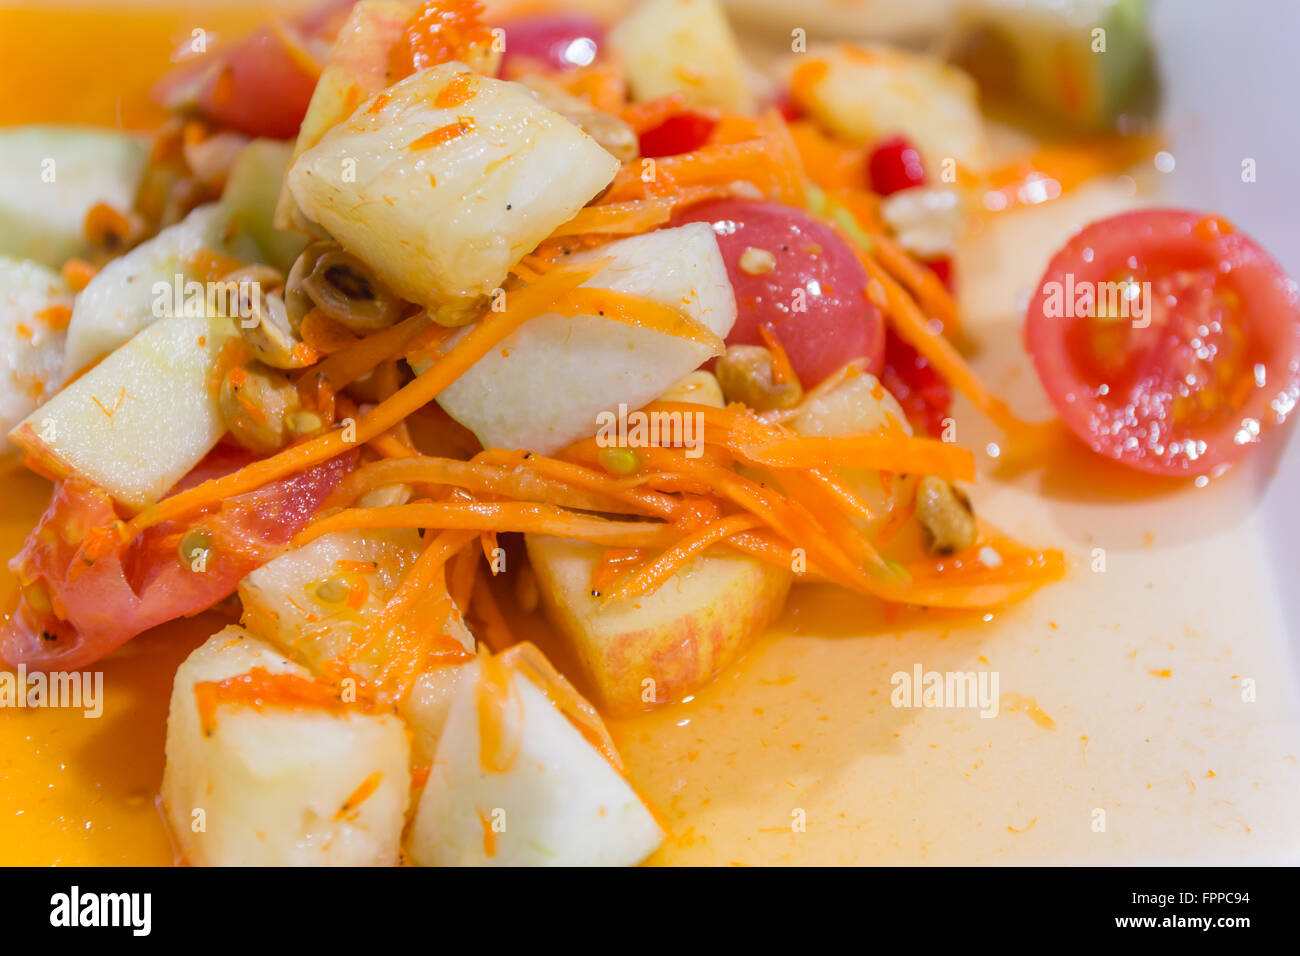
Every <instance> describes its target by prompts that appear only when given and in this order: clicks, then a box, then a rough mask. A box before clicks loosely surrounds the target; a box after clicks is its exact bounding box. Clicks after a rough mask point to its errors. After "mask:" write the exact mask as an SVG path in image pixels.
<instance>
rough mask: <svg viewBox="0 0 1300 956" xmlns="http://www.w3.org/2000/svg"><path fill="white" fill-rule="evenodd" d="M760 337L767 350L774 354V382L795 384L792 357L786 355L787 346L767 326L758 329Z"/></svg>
mask: <svg viewBox="0 0 1300 956" xmlns="http://www.w3.org/2000/svg"><path fill="white" fill-rule="evenodd" d="M758 337H759V338H760V339H762V340H763V344H764V345H765V346H767V350H768V351H769V352H771V353H772V381H774V382H793V381H794V380H795V373H794V366H793V365H792V364H790V356H789V355H787V354H786V351H785V346H783V345H782V344H781V340H780V339H778V338H777V337H776V333H775V332H773V331H772V329H771V327H769V326H767V325H760V326H759V327H758Z"/></svg>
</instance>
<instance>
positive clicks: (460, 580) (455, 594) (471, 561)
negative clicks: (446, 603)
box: [447, 540, 480, 614]
mask: <svg viewBox="0 0 1300 956" xmlns="http://www.w3.org/2000/svg"><path fill="white" fill-rule="evenodd" d="M472 545H473V542H472V540H471V546H469V547H465V548H461V549H460V550H459V551H457V552H456V555H455V556H454V557H453V558H452V559H451V562H450V570H449V571H448V574H447V590H448V592H450V594H451V601H452V603H453V604H455V605H456V607H457V609H459V610H460V612H461V613H462V614H464V613H465V612H466V611H467V610H468V609H469V602H470V598H471V597H472V596H473V594H474V582H475V581H477V580H478V570H479V553H480V552H479V549H478V548H477V547H473V546H472Z"/></svg>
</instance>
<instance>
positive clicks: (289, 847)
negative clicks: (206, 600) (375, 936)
mask: <svg viewBox="0 0 1300 956" xmlns="http://www.w3.org/2000/svg"><path fill="white" fill-rule="evenodd" d="M254 668H260V669H262V670H265V671H267V672H269V673H270V674H290V675H294V676H297V677H300V678H306V679H310V675H309V674H308V672H307V671H306V670H305V669H304V668H302V667H299V666H298V665H296V664H294V663H292V662H291V661H289V660H288V659H287V658H285V657H284V656H283V655H281V654H279V653H277V652H276V651H275V650H274V649H273V648H271V647H270V645H268V644H265V643H263V642H262V641H260V640H258V639H257V638H255V637H253V636H252V635H251V634H249V633H248V632H246V631H244V630H243V629H242V628H239V627H233V626H232V627H227V628H226V629H225V630H223V631H220V632H218V633H217V634H214V635H213V636H212V637H211V638H210V639H209V640H208V641H207V643H205V644H203V645H202V646H201V647H199V648H198V649H197V650H195V651H194V652H193V653H192V654H190V656H189V657H188V658H186V659H185V662H184V663H182V664H181V666H180V667H179V668H178V669H177V671H176V679H175V682H174V684H173V686H172V696H171V707H170V710H169V713H168V715H167V745H166V754H167V763H166V769H165V770H164V772H163V786H162V796H163V803H164V806H165V809H166V814H167V820H168V822H169V823H170V824H171V830H172V834H173V836H174V837H175V839H176V842H177V843H178V844H179V847H180V851H181V853H182V854H183V856H184V858H185V860H186V861H187V862H189V863H191V864H194V865H197V866H393V865H396V864H397V862H398V854H399V851H400V842H401V834H402V826H403V824H404V823H405V814H406V809H407V805H408V803H409V801H410V770H409V754H408V748H407V740H406V730H405V728H404V727H403V726H402V722H401V720H399V719H398V718H397V717H394V716H392V715H390V714H369V713H365V712H362V711H360V710H355V711H354V710H342V711H340V710H339V709H336V708H325V707H313V706H311V705H309V704H302V703H297V702H295V703H294V704H293V705H292V706H276V705H275V704H274V703H268V704H264V705H261V706H257V707H253V706H249V705H248V704H246V703H244V702H243V701H240V700H229V701H224V702H223V701H220V700H218V701H217V702H216V703H215V706H213V708H212V710H211V711H210V712H209V711H205V712H200V707H199V703H198V698H197V694H196V692H195V686H196V685H197V684H202V683H211V682H220V681H223V680H226V679H227V678H231V677H237V676H239V675H242V674H248V673H250V672H251V671H252V670H253V669H254Z"/></svg>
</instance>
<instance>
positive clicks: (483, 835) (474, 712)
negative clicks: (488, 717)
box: [407, 662, 664, 866]
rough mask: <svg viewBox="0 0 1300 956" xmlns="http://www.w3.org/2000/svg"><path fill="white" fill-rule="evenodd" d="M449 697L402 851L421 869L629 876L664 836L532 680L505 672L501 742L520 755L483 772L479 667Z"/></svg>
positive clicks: (610, 767)
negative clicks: (614, 871)
mask: <svg viewBox="0 0 1300 956" xmlns="http://www.w3.org/2000/svg"><path fill="white" fill-rule="evenodd" d="M466 666H467V667H468V668H470V669H471V673H470V674H469V675H468V679H464V680H462V682H461V683H460V685H459V687H458V688H457V689H456V691H455V697H454V699H453V701H452V703H451V710H450V713H449V715H448V716H447V722H446V726H445V727H444V729H443V732H442V738H441V740H440V741H439V743H438V753H437V758H436V759H435V760H434V763H433V768H432V770H431V771H430V773H429V782H428V784H427V785H426V786H425V789H424V793H423V795H422V796H421V798H420V803H419V807H418V809H417V811H416V815H415V823H414V825H413V826H412V828H411V834H410V837H409V839H408V842H407V851H408V852H409V854H410V856H411V858H412V860H414V861H415V862H416V863H418V864H420V865H423V866H626V865H631V864H634V863H639V862H640V861H641V860H643V859H645V858H646V857H647V856H649V855H650V853H651V852H653V851H654V849H655V847H656V846H658V845H659V843H660V842H661V841H662V840H663V837H664V833H663V830H662V829H661V828H660V826H659V824H658V823H657V822H656V821H655V818H654V816H653V814H651V813H650V811H649V809H648V808H647V807H646V805H645V803H644V802H643V801H642V800H641V798H640V797H639V796H638V795H637V793H636V791H635V790H633V789H632V786H631V785H630V784H629V783H628V782H627V781H626V780H625V779H624V778H623V777H622V776H621V775H620V774H619V773H618V771H617V770H615V769H614V767H613V765H612V764H610V762H609V761H608V760H607V759H606V758H605V757H604V755H602V754H601V753H600V752H599V751H598V750H596V748H595V747H593V746H592V745H591V743H590V742H588V740H587V739H586V738H585V737H584V736H583V735H582V733H581V731H579V730H578V729H577V728H576V727H575V726H574V725H573V724H572V723H570V722H569V720H568V718H567V717H565V716H564V715H563V714H562V713H561V712H560V711H559V710H557V709H556V708H555V706H554V705H553V704H552V703H551V701H550V699H549V698H548V697H547V695H546V694H545V693H544V692H543V691H542V690H540V689H539V688H538V687H537V686H535V685H534V684H533V683H532V682H531V681H530V680H528V679H527V678H525V677H523V676H521V675H520V674H518V673H516V672H513V671H508V672H507V673H508V678H507V679H508V680H509V681H510V682H511V688H510V691H511V692H510V695H509V696H510V698H511V700H512V701H513V702H515V703H517V705H518V706H517V707H510V708H509V709H508V712H507V715H506V717H505V720H506V726H505V728H504V733H505V734H507V735H509V736H510V738H511V739H517V740H518V744H519V746H518V751H517V752H516V753H515V755H514V758H513V759H512V760H511V761H510V763H509V766H508V767H507V768H506V769H504V770H503V771H501V772H492V771H487V770H484V769H483V767H482V765H481V756H480V754H481V749H482V748H481V746H480V732H481V728H480V725H479V707H478V691H479V680H480V678H479V672H480V669H481V667H482V665H481V664H479V663H478V662H474V663H472V664H469V665H466Z"/></svg>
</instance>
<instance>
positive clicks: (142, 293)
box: [63, 203, 260, 378]
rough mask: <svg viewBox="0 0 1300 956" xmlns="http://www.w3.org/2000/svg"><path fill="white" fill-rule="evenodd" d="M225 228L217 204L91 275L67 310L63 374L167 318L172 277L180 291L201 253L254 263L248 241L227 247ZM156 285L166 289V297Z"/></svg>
mask: <svg viewBox="0 0 1300 956" xmlns="http://www.w3.org/2000/svg"><path fill="white" fill-rule="evenodd" d="M229 225H230V219H229V216H228V214H227V212H226V210H225V209H224V208H223V207H222V206H221V205H220V204H218V203H213V204H210V205H207V206H200V207H199V208H198V209H195V210H194V211H193V212H191V213H190V214H189V215H188V216H186V217H185V218H184V219H183V220H181V221H180V222H178V223H176V224H175V225H174V226H169V227H168V228H166V229H164V230H163V231H162V232H160V233H158V235H156V236H154V237H153V238H152V239H149V240H148V241H146V242H142V243H141V244H140V245H138V246H136V247H135V248H134V249H132V250H131V251H130V252H128V253H127V254H126V255H124V256H122V257H120V258H118V259H114V260H113V261H112V262H110V263H108V265H106V266H104V268H103V269H101V270H100V271H99V272H98V273H96V275H95V277H94V278H93V279H91V280H90V284H89V285H87V286H86V288H84V289H82V290H81V293H80V294H79V295H78V296H77V304H76V306H75V307H74V308H73V310H72V320H71V322H69V324H68V342H67V349H66V352H65V354H64V359H63V371H64V374H65V375H66V376H67V377H69V378H71V377H72V376H73V375H76V374H77V373H78V372H80V371H82V370H83V369H85V368H86V367H87V366H89V365H90V364H91V363H93V362H96V361H98V360H99V359H101V358H103V357H104V356H105V355H107V354H108V353H109V352H111V351H113V350H114V349H115V348H117V347H118V346H120V345H122V344H123V343H125V342H126V341H127V340H128V339H130V338H131V337H132V336H133V335H135V334H136V333H137V332H139V331H140V330H141V329H143V328H145V326H147V325H149V324H151V323H152V322H154V321H156V320H157V319H159V318H161V317H163V316H166V315H171V314H172V313H173V312H174V311H175V308H174V302H175V298H176V296H175V294H174V291H173V290H174V287H175V285H176V284H177V278H176V277H177V276H180V277H181V278H180V283H181V285H182V286H184V284H185V283H186V282H188V281H190V280H192V279H194V278H195V276H194V270H193V267H192V266H191V265H190V263H189V261H188V260H189V259H190V258H191V257H192V256H194V255H195V254H197V253H198V252H199V251H200V250H203V249H211V250H213V251H216V252H220V253H222V254H224V255H230V256H232V257H234V258H238V259H242V260H246V261H256V260H257V259H258V258H259V256H260V253H259V251H258V249H257V246H256V245H255V244H254V243H253V242H252V240H250V239H249V238H248V237H246V236H237V237H235V239H234V242H233V244H232V243H227V242H226V238H227V235H228V227H229ZM159 283H163V284H165V286H166V290H165V291H163V290H162V289H161V287H160V286H159V285H158V284H159ZM182 291H183V290H182Z"/></svg>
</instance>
